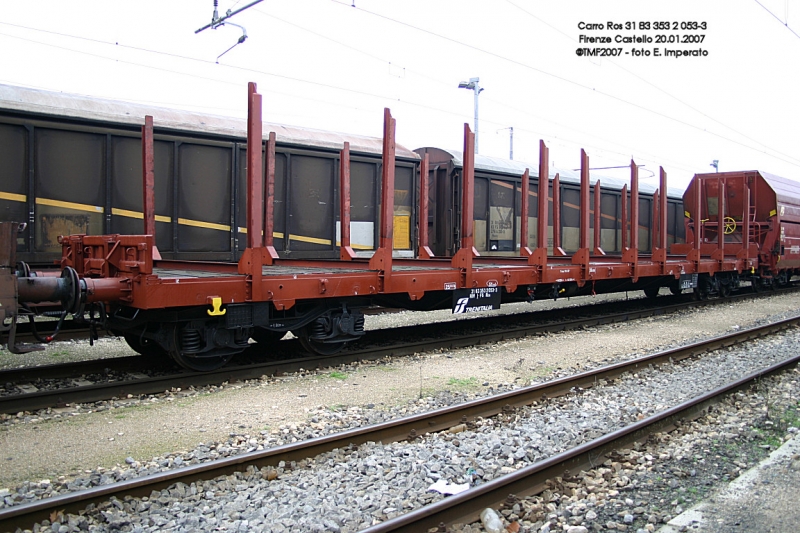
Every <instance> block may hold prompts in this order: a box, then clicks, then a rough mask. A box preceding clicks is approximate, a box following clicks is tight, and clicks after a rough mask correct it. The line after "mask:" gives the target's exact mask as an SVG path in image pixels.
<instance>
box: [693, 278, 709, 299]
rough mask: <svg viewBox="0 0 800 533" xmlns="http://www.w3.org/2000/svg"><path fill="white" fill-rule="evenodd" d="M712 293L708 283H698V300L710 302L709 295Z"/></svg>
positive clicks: (702, 281)
mask: <svg viewBox="0 0 800 533" xmlns="http://www.w3.org/2000/svg"><path fill="white" fill-rule="evenodd" d="M709 292H710V287H709V286H708V282H707V281H706V280H704V279H700V280H698V282H697V287H695V289H694V294H695V297H696V298H697V299H698V300H708V293H709Z"/></svg>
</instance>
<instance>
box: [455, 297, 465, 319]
mask: <svg viewBox="0 0 800 533" xmlns="http://www.w3.org/2000/svg"><path fill="white" fill-rule="evenodd" d="M468 303H469V298H459V299H458V301H457V302H456V306H455V307H454V308H453V314H454V315H458V314H462V313H463V312H464V310H465V309H466V308H467V304H468Z"/></svg>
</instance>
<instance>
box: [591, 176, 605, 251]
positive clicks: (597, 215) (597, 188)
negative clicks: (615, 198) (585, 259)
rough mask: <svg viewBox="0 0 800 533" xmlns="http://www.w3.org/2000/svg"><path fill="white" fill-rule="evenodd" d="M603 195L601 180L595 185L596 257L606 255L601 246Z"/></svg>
mask: <svg viewBox="0 0 800 533" xmlns="http://www.w3.org/2000/svg"><path fill="white" fill-rule="evenodd" d="M602 196H603V195H602V194H600V180H597V183H595V184H594V254H595V255H606V253H605V252H604V251H603V247H602V246H600V244H601V243H600V237H601V233H600V229H601V228H600V225H601V222H602V218H601V214H602V206H601V204H600V200H601V199H602Z"/></svg>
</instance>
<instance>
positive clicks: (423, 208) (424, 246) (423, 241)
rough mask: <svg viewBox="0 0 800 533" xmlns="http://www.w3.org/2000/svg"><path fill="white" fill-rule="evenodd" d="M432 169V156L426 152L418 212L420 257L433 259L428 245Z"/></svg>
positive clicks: (422, 164) (421, 176)
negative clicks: (429, 173) (429, 190)
mask: <svg viewBox="0 0 800 533" xmlns="http://www.w3.org/2000/svg"><path fill="white" fill-rule="evenodd" d="M429 171H430V157H429V156H428V154H427V153H426V154H425V155H424V156H423V158H422V162H421V163H420V166H419V208H418V209H417V214H418V217H419V232H418V237H417V238H418V239H419V253H418V255H419V258H420V259H431V258H433V252H432V251H431V249H430V248H429V247H428V207H429V200H430V199H429V198H428V180H429V176H428V172H429Z"/></svg>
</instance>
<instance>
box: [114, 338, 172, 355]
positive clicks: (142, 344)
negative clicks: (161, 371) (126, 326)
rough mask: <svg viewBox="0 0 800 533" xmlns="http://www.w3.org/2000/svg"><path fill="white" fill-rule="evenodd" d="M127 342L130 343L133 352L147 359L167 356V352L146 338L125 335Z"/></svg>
mask: <svg viewBox="0 0 800 533" xmlns="http://www.w3.org/2000/svg"><path fill="white" fill-rule="evenodd" d="M123 337H124V338H125V342H127V343H128V346H130V347H131V348H132V349H133V351H135V352H136V353H138V354H140V355H144V356H146V357H162V356H165V355H167V351H166V350H164V348H162V347H161V345H160V344H158V343H157V342H156V341H154V340H153V339H147V338H144V337H142V336H140V335H138V334H136V333H125V334H124V335H123Z"/></svg>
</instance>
